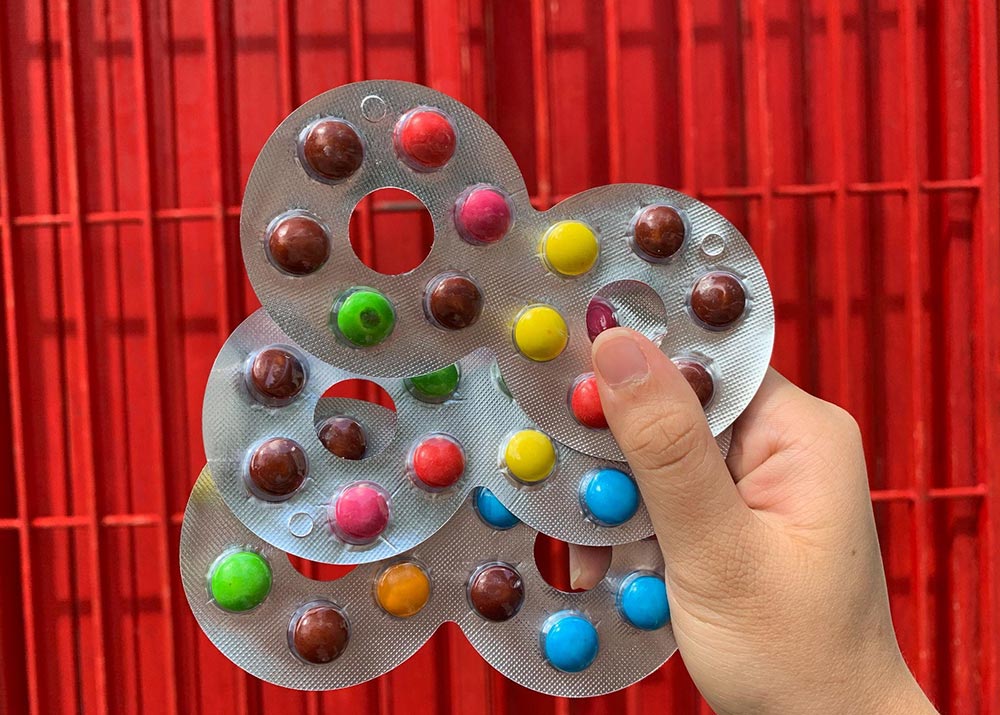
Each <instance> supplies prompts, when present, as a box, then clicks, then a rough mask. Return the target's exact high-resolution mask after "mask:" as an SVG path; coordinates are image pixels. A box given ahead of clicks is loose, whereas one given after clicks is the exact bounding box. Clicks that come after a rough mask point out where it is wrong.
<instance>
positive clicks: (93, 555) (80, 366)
mask: <svg viewBox="0 0 1000 715" xmlns="http://www.w3.org/2000/svg"><path fill="white" fill-rule="evenodd" d="M60 16H61V19H62V25H63V28H62V29H63V38H62V40H63V41H62V51H63V62H62V66H63V71H64V75H63V81H64V82H65V93H66V105H67V111H66V132H67V135H68V136H67V137H66V144H65V149H66V152H65V155H64V156H65V157H66V161H67V163H68V164H69V166H68V172H67V174H68V193H69V197H68V198H69V214H70V227H69V239H70V240H69V245H68V246H66V248H67V249H68V250H65V251H61V252H60V262H61V264H62V265H61V266H60V278H61V280H62V282H63V284H64V286H65V287H66V290H65V292H64V294H63V300H64V301H65V304H64V306H63V309H64V314H65V316H66V318H67V320H68V321H69V322H72V323H75V324H76V326H77V329H76V331H75V332H73V333H72V334H70V335H65V336H64V339H65V340H66V342H67V344H68V345H67V350H66V362H67V365H66V371H67V373H68V375H69V402H70V405H71V406H72V409H71V411H70V418H69V421H68V428H69V435H70V449H71V454H72V459H73V464H74V465H75V466H76V467H77V470H76V473H75V474H74V477H79V479H74V482H75V483H78V484H79V485H80V486H81V488H82V490H83V499H82V501H83V508H84V509H85V511H86V518H87V528H86V534H87V539H86V555H87V561H88V562H89V569H90V574H89V576H90V579H91V580H92V584H91V594H92V598H93V603H92V606H91V610H92V613H91V618H92V619H93V620H92V627H93V638H94V654H93V661H91V662H90V663H88V667H87V668H86V669H85V670H86V672H87V673H89V674H92V675H93V678H94V697H95V704H96V708H97V710H98V712H103V711H105V710H106V709H107V702H108V701H107V682H106V671H105V657H104V618H103V612H104V601H103V597H102V594H101V587H102V586H101V545H100V536H101V535H100V517H99V515H98V513H97V499H96V488H95V483H94V480H95V471H96V465H95V461H94V453H93V448H94V440H93V427H92V424H91V415H92V405H91V398H90V375H91V372H90V345H89V340H88V336H89V330H88V328H87V324H88V320H89V317H90V312H89V310H88V305H89V301H88V299H87V288H86V285H87V275H86V266H87V261H86V257H85V251H84V247H83V243H84V237H83V208H82V200H81V196H80V193H81V187H80V183H81V182H80V152H79V147H80V133H79V128H78V127H77V121H76V119H77V117H76V114H77V109H76V88H77V82H76V65H75V61H76V56H75V49H74V39H75V38H74V32H75V30H74V24H73V13H72V12H71V9H70V3H69V0H63V2H62V3H61V4H60Z"/></svg>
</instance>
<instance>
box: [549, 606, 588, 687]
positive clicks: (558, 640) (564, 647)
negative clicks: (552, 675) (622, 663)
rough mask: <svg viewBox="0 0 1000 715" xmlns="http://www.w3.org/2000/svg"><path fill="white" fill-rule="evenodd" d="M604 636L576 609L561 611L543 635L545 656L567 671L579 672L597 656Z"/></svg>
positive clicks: (553, 664) (557, 667)
mask: <svg viewBox="0 0 1000 715" xmlns="http://www.w3.org/2000/svg"><path fill="white" fill-rule="evenodd" d="M599 649H600V639H599V638H598V636H597V629H596V628H594V625H593V624H592V623H591V622H590V621H589V620H587V619H586V618H584V617H583V616H581V615H578V614H576V613H557V614H555V615H554V616H552V617H551V618H550V619H549V621H548V623H547V624H546V628H545V632H544V635H543V637H542V650H543V652H544V654H545V660H547V661H548V662H549V665H551V666H552V667H553V668H556V669H558V670H561V671H563V672H565V673H579V672H580V671H582V670H586V669H587V668H589V667H590V664H591V663H593V662H594V659H595V658H597V652H598V650H599Z"/></svg>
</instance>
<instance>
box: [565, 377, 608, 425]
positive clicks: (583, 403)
mask: <svg viewBox="0 0 1000 715" xmlns="http://www.w3.org/2000/svg"><path fill="white" fill-rule="evenodd" d="M569 407H570V410H572V412H573V417H575V418H576V421H577V422H579V423H580V424H582V425H583V426H584V427H590V428H591V429H607V428H608V420H607V419H606V418H605V417H604V408H603V407H602V406H601V395H600V393H598V391H597V378H595V377H594V376H593V375H587V376H585V377H582V378H579V379H578V380H577V381H576V383H575V384H574V385H573V392H572V393H571V394H570V397H569Z"/></svg>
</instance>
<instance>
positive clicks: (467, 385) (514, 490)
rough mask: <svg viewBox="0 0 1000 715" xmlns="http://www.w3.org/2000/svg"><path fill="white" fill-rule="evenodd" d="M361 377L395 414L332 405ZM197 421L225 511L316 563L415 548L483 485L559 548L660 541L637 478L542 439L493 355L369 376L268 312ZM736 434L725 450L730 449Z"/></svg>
mask: <svg viewBox="0 0 1000 715" xmlns="http://www.w3.org/2000/svg"><path fill="white" fill-rule="evenodd" d="M357 378H365V379H369V380H372V381H374V382H375V383H377V384H379V385H380V386H381V387H383V388H384V389H385V390H386V391H387V393H388V395H389V396H390V397H391V399H392V400H393V402H394V404H395V408H396V411H395V412H394V413H393V412H392V411H391V410H389V409H387V408H385V407H381V406H379V405H375V404H372V403H368V402H364V401H360V400H347V399H344V398H328V397H327V398H324V397H322V396H323V395H324V394H325V393H326V392H327V390H328V389H329V388H330V387H331V386H332V385H334V384H337V383H340V382H343V381H346V380H351V379H357ZM202 423H203V430H204V441H205V452H206V455H207V457H208V462H209V467H210V468H211V470H212V474H213V475H214V478H215V482H216V484H217V485H218V488H219V491H220V493H221V494H222V496H223V498H224V500H225V502H226V504H227V505H228V506H229V508H230V509H232V511H233V512H234V513H235V515H236V516H237V518H238V519H239V520H240V521H241V522H242V523H244V524H246V525H247V527H248V528H249V529H250V530H251V531H252V532H253V533H254V534H256V535H257V536H259V537H260V538H262V539H264V540H265V541H267V542H268V543H270V544H273V545H274V546H277V547H278V548H280V549H282V550H284V551H287V552H289V553H292V554H296V555H298V556H302V557H304V558H307V559H310V560H312V561H321V562H325V563H342V564H346V563H362V562H368V561H376V560H379V559H384V558H388V557H391V556H394V555H396V554H398V553H400V552H402V551H405V550H407V549H410V548H412V547H414V546H416V545H417V544H419V543H421V542H422V541H424V540H425V539H427V538H428V537H429V536H431V535H432V534H433V533H434V532H435V531H437V530H438V529H439V528H441V526H442V525H443V524H444V523H445V522H446V521H447V520H448V519H449V518H451V516H452V515H453V514H454V513H455V511H456V510H457V509H459V507H460V506H461V504H462V503H463V502H464V501H465V499H466V496H467V494H468V493H469V491H470V490H471V489H472V488H473V487H476V486H485V487H488V488H489V489H490V490H491V491H492V492H493V493H494V494H495V495H496V496H497V497H498V498H499V499H500V501H501V502H502V503H503V504H504V505H506V506H507V508H509V509H510V510H511V511H512V512H513V513H514V514H515V515H516V516H517V517H518V518H519V519H520V520H522V521H524V522H525V523H526V524H528V525H529V526H530V527H531V528H533V529H535V530H537V531H541V532H543V533H545V534H548V535H549V536H552V537H554V538H557V539H560V540H562V541H568V542H571V543H576V544H591V545H612V544H621V543H626V542H630V541H635V540H637V539H642V538H644V537H647V536H649V535H651V534H652V526H651V524H650V521H649V516H648V514H647V512H646V510H645V507H644V505H643V504H642V502H641V499H640V498H639V492H638V488H637V487H636V485H635V483H634V481H633V480H632V478H631V476H630V475H629V474H628V467H627V465H625V464H623V463H615V462H609V461H608V460H602V459H598V458H596V457H591V456H588V455H586V454H582V453H580V452H577V451H575V450H572V449H568V448H566V447H564V446H562V445H560V444H558V443H557V442H555V441H554V440H552V439H551V438H550V437H549V436H548V435H546V434H545V433H544V432H542V431H541V430H539V429H538V428H537V427H536V426H535V425H534V424H533V423H532V422H531V421H530V420H529V419H528V417H527V416H526V415H525V414H524V413H523V412H522V411H521V410H520V408H519V407H518V405H517V403H516V402H515V401H514V400H513V399H511V397H510V396H509V395H508V394H506V393H505V392H504V390H503V386H502V384H500V383H498V373H497V372H496V369H495V362H494V360H493V359H492V357H491V356H490V355H489V353H488V352H487V351H485V350H478V351H475V352H473V353H472V354H471V355H469V356H467V357H464V358H463V359H462V360H460V361H459V362H458V363H457V365H456V366H455V367H454V368H452V369H451V370H445V371H443V372H439V373H437V374H435V375H432V376H423V377H422V378H421V377H417V378H377V377H370V376H362V375H358V374H356V373H352V372H348V371H345V370H341V369H338V368H335V367H333V366H331V365H328V364H326V363H324V362H322V361H321V360H318V359H316V358H315V357H313V356H312V355H310V354H309V353H307V352H305V351H304V350H301V349H299V348H297V347H295V346H294V344H293V343H292V342H291V341H290V340H289V338H288V336H286V335H285V334H284V333H283V332H282V331H281V330H280V329H279V328H278V327H277V326H276V325H275V324H274V323H273V322H272V321H271V320H270V319H269V318H268V316H267V315H266V313H264V312H263V311H262V310H259V311H257V312H256V313H254V314H253V315H251V316H250V317H249V318H247V320H246V321H244V322H243V324H242V325H240V326H239V327H238V328H237V329H236V330H235V331H234V332H233V334H232V336H231V337H230V338H229V339H228V340H227V341H226V343H225V345H224V346H223V347H222V350H221V351H220V353H219V356H218V358H217V359H216V362H215V365H214V366H213V368H212V372H211V374H210V376H209V380H208V385H207V387H206V391H205V403H204V412H203V416H202ZM728 436H729V433H728V431H727V432H725V433H723V435H720V437H719V438H717V439H718V442H719V444H720V448H721V449H722V450H723V451H726V449H727V448H728Z"/></svg>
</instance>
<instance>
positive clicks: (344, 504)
mask: <svg viewBox="0 0 1000 715" xmlns="http://www.w3.org/2000/svg"><path fill="white" fill-rule="evenodd" d="M329 512H330V513H329V515H328V518H329V519H330V526H331V527H332V528H333V531H334V532H335V533H336V534H337V536H339V537H340V538H341V539H343V540H344V541H346V542H348V543H350V544H367V543H370V542H372V541H374V540H375V539H376V538H378V536H379V534H381V533H382V532H383V531H385V527H386V526H387V525H388V523H389V501H388V499H387V498H386V495H385V494H384V493H383V492H382V491H381V490H380V489H379V488H378V486H377V485H375V484H372V483H369V482H356V483H354V484H350V485H348V486H346V487H345V488H344V490H343V491H342V492H340V495H339V496H338V497H337V500H336V501H335V502H334V503H333V505H332V507H331V508H330V510H329Z"/></svg>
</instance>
